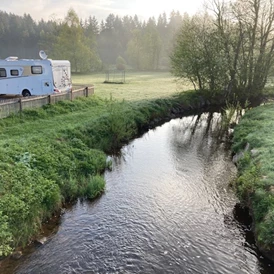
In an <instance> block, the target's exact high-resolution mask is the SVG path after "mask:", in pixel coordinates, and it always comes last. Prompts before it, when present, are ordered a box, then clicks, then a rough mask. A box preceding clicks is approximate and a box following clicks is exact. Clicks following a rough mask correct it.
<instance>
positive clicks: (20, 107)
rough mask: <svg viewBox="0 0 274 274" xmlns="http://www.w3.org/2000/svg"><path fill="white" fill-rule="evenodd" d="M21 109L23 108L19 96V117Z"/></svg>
mask: <svg viewBox="0 0 274 274" xmlns="http://www.w3.org/2000/svg"><path fill="white" fill-rule="evenodd" d="M22 110H23V107H22V99H21V98H20V99H19V113H20V119H21V118H22Z"/></svg>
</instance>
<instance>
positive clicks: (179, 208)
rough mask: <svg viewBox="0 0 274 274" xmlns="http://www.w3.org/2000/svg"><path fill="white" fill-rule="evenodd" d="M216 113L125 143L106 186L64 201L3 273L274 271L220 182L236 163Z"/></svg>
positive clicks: (227, 178) (186, 119)
mask: <svg viewBox="0 0 274 274" xmlns="http://www.w3.org/2000/svg"><path fill="white" fill-rule="evenodd" d="M219 120H220V115H219V114H218V113H214V114H213V115H210V114H208V113H204V114H202V115H200V116H198V115H196V116H188V117H183V118H181V119H173V120H171V121H170V122H167V123H165V124H164V125H162V126H159V127H157V128H155V129H153V130H149V131H148V132H147V133H145V134H144V135H143V136H141V137H140V138H137V139H135V140H133V141H132V142H131V143H130V144H128V145H126V146H124V147H123V148H122V150H121V154H120V155H119V156H112V157H111V158H112V161H113V167H112V170H111V171H106V172H105V179H106V191H105V193H104V194H103V195H102V196H101V197H100V198H99V199H97V200H95V201H93V202H88V201H85V200H84V201H83V200H78V201H77V203H76V204H75V205H73V206H72V207H69V208H67V209H66V210H65V212H64V214H63V215H62V216H61V219H60V224H59V225H58V226H55V229H53V230H52V232H51V233H49V235H48V240H47V242H46V243H45V244H44V245H42V246H39V247H33V248H31V251H29V252H27V253H26V254H24V255H23V257H22V258H21V259H20V260H19V261H13V260H9V262H8V263H7V264H4V266H5V267H3V266H2V270H3V273H5V274H8V273H19V274H23V273H27V274H38V273H45V274H47V273H52V274H57V273H67V274H69V273H191V274H193V273H199V274H200V273H214V274H215V273H221V274H225V273H229V274H236V273H237V274H240V273H248V274H251V273H254V274H256V273H264V274H266V273H274V266H273V265H272V264H271V263H270V262H268V261H267V260H266V259H264V258H263V257H262V256H261V255H260V254H259V252H258V251H257V249H256V247H255V245H254V242H253V237H252V233H251V232H250V224H249V223H248V222H246V220H248V218H244V217H245V216H244V214H246V213H244V211H242V210H239V206H238V200H237V198H236V197H235V194H234V193H233V190H232V189H231V188H230V187H229V184H230V182H231V181H232V180H233V179H234V178H235V176H236V168H235V166H234V165H233V163H232V162H231V155H230V151H229V149H228V147H227V142H225V141H224V140H223V139H222V138H220V137H219V134H218V132H219V131H218V122H219ZM0 272H1V268H0ZM1 273H2V272H1Z"/></svg>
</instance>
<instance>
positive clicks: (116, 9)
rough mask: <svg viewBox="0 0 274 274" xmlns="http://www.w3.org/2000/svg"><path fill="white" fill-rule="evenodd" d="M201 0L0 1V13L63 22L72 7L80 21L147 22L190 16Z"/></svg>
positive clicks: (200, 6) (199, 7)
mask: <svg viewBox="0 0 274 274" xmlns="http://www.w3.org/2000/svg"><path fill="white" fill-rule="evenodd" d="M203 2H204V0H0V10H2V11H6V12H8V13H10V12H11V13H14V14H16V15H23V14H24V13H27V14H30V15H31V17H32V18H33V19H34V20H40V19H42V18H43V19H44V20H46V21H47V20H49V19H53V18H54V19H63V18H64V17H65V16H66V13H67V11H68V10H69V8H73V9H74V10H75V11H76V13H77V15H78V16H79V17H80V18H81V19H86V18H88V17H89V16H90V15H91V16H95V17H96V18H97V20H98V21H99V22H100V21H101V20H105V19H106V18H107V16H108V15H109V14H110V13H113V14H114V15H118V16H120V17H123V16H124V15H131V16H134V15H135V14H137V15H138V17H139V19H141V20H147V19H148V18H149V17H151V16H154V17H155V18H156V19H157V17H158V15H159V14H161V13H163V12H166V14H167V15H169V14H170V12H171V11H172V10H175V11H177V10H178V11H179V12H180V13H181V14H183V13H184V12H187V13H189V14H191V15H192V14H194V13H196V12H197V11H198V10H202V9H203Z"/></svg>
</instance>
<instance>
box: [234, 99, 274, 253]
mask: <svg viewBox="0 0 274 274" xmlns="http://www.w3.org/2000/svg"><path fill="white" fill-rule="evenodd" d="M273 117H274V105H273V104H268V105H265V106H260V107H257V108H254V109H252V110H249V111H247V113H246V114H245V115H244V116H243V118H242V120H241V122H240V123H239V125H238V126H237V127H236V128H235V132H234V138H233V150H234V151H235V152H239V151H241V150H243V148H244V147H245V145H246V144H247V143H249V144H250V150H249V151H247V152H246V153H245V157H244V158H242V159H241V160H240V162H239V165H238V170H239V178H238V180H237V182H236V185H235V186H236V191H237V193H238V195H239V197H240V199H241V200H242V201H244V202H245V204H246V205H247V206H249V207H250V208H251V212H252V215H253V219H254V227H255V235H256V238H257V242H258V244H259V246H260V247H261V248H262V250H264V251H269V250H273V243H274V218H273V217H274V214H273V213H274V191H273V190H274V148H273V146H274V134H273V132H274V121H273Z"/></svg>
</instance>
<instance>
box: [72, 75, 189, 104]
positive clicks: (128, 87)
mask: <svg viewBox="0 0 274 274" xmlns="http://www.w3.org/2000/svg"><path fill="white" fill-rule="evenodd" d="M125 80H126V81H125V83H124V84H104V81H105V74H104V73H100V74H90V75H73V76H72V82H73V86H74V88H75V89H76V88H78V87H82V86H89V85H94V87H95V94H96V95H97V96H99V97H100V98H106V99H109V98H110V96H112V97H113V98H114V99H118V100H123V99H125V100H127V101H138V100H151V99H157V98H167V97H169V96H171V95H173V94H176V93H178V92H181V91H184V90H189V89H193V86H192V85H190V83H189V82H187V81H186V82H185V83H183V84H182V83H178V82H177V81H175V78H174V77H173V76H172V75H171V74H170V73H169V72H131V71H129V72H126V79H125Z"/></svg>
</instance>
